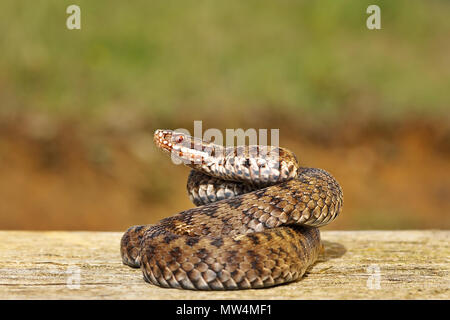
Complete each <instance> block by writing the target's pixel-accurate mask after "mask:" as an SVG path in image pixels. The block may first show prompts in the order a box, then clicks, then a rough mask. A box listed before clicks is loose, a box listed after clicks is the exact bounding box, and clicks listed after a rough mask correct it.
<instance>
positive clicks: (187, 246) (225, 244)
mask: <svg viewBox="0 0 450 320" xmlns="http://www.w3.org/2000/svg"><path fill="white" fill-rule="evenodd" d="M154 142H155V143H156V145H157V146H158V147H159V148H160V149H162V150H164V151H167V152H169V153H170V154H171V155H172V158H173V159H177V160H179V161H183V162H184V163H185V164H186V165H188V166H189V167H191V168H192V169H193V170H192V171H191V173H190V175H189V178H188V184H187V187H188V193H189V196H190V198H191V200H192V201H193V202H194V204H196V205H197V206H198V207H196V208H193V209H189V210H186V211H183V212H180V213H178V214H177V215H174V216H172V217H169V218H165V219H163V220H161V221H160V222H158V223H157V224H155V225H146V226H133V227H130V228H129V229H128V230H127V231H126V232H125V234H124V235H123V237H122V239H121V247H120V251H121V255H122V261H123V263H124V264H126V265H129V266H131V267H140V268H141V269H142V271H143V274H144V279H145V280H146V281H147V282H150V283H153V284H155V285H158V286H161V287H173V288H184V289H194V290H229V289H249V288H263V287H270V286H274V285H277V284H281V283H286V282H290V281H294V280H296V279H299V278H300V277H302V276H303V274H304V273H305V271H306V270H307V268H308V267H309V266H311V265H312V264H313V263H314V262H315V260H316V259H317V257H318V255H319V251H320V249H321V243H320V233H319V229H318V227H320V226H323V225H326V224H328V223H329V222H331V221H332V220H334V219H335V218H336V217H337V216H338V214H339V213H340V212H341V209H342V204H343V193H342V189H341V187H340V186H339V183H338V182H337V181H336V180H335V179H334V178H333V177H332V176H331V175H330V174H329V173H327V172H326V171H324V170H322V169H316V168H304V167H300V166H299V165H298V162H297V159H296V157H295V155H294V154H293V153H292V152H290V151H289V150H287V149H284V148H279V147H272V146H268V147H263V146H238V147H222V146H219V145H215V144H213V143H209V142H205V141H201V140H198V139H195V138H193V137H190V136H188V135H186V134H184V133H179V132H174V131H170V130H157V131H156V132H155V135H154Z"/></svg>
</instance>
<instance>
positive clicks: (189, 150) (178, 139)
mask: <svg viewBox="0 0 450 320" xmlns="http://www.w3.org/2000/svg"><path fill="white" fill-rule="evenodd" d="M153 140H154V142H155V144H156V146H157V147H158V148H160V149H162V150H163V151H166V152H169V153H170V154H171V156H172V158H173V159H174V158H175V159H178V160H181V161H182V162H183V163H184V164H185V165H187V166H191V167H194V166H195V165H196V164H202V163H204V161H205V159H206V158H207V157H208V153H207V152H206V151H205V146H206V144H205V142H204V141H202V140H201V139H199V138H194V137H192V136H190V135H188V134H185V133H183V132H179V131H172V130H162V129H158V130H156V131H155V134H154V136H153Z"/></svg>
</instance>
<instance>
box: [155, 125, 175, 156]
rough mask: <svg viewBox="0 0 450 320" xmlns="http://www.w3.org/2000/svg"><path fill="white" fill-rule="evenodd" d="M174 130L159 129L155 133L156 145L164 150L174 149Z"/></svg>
mask: <svg viewBox="0 0 450 320" xmlns="http://www.w3.org/2000/svg"><path fill="white" fill-rule="evenodd" d="M172 137H173V131H172V130H162V129H158V130H156V131H155V134H154V135H153V141H154V142H155V144H156V146H157V147H158V148H160V149H162V150H164V151H167V152H171V151H172V149H173V143H172Z"/></svg>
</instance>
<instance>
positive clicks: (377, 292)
mask: <svg viewBox="0 0 450 320" xmlns="http://www.w3.org/2000/svg"><path fill="white" fill-rule="evenodd" d="M121 236H122V233H119V232H64V231H61V232H26V231H1V232H0V299H449V298H450V292H449V287H450V277H449V265H450V261H449V257H450V243H449V240H450V231H323V232H322V239H323V242H324V252H323V253H322V255H321V256H320V258H319V260H318V262H317V263H316V264H315V265H314V266H313V267H312V268H311V270H310V271H309V272H308V273H307V275H306V277H304V278H303V279H302V280H300V281H297V282H294V283H291V284H288V285H282V286H278V287H274V288H268V289H258V290H243V291H225V292H199V291H186V290H178V289H163V288H159V287H155V286H153V285H150V284H148V283H146V282H144V280H143V278H142V273H141V271H140V270H139V269H131V268H129V267H126V266H124V265H122V262H121V259H120V254H119V240H120V237H121ZM78 279H79V281H78Z"/></svg>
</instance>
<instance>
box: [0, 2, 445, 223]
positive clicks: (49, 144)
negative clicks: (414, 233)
mask: <svg viewBox="0 0 450 320" xmlns="http://www.w3.org/2000/svg"><path fill="white" fill-rule="evenodd" d="M372 2H373V1H364V0H363V1H360V0H359V1H356V0H355V1H353V0H352V1H344V2H336V1H333V0H327V1H323V0H320V1H315V2H310V1H288V0H282V1H261V0H259V1H256V0H251V1H226V2H218V1H193V0H185V1H181V0H180V1H172V2H166V1H136V2H133V3H127V2H123V1H103V0H102V1H87V0H86V1H78V2H77V4H78V5H79V6H80V8H81V20H82V29H81V30H72V31H71V30H68V29H67V28H66V24H65V21H66V18H67V17H68V15H67V14H66V13H65V10H66V7H67V6H68V5H70V4H72V3H71V2H69V1H50V0H45V1H41V2H18V1H13V0H6V1H2V3H1V4H0V28H1V29H2V36H0V229H31V230H55V229H67V230H124V229H126V228H127V227H128V226H130V225H134V224H143V223H153V222H156V221H157V220H159V219H161V218H163V217H166V216H169V215H172V214H175V213H177V212H179V211H181V210H184V209H188V208H191V207H193V205H192V204H191V203H190V202H189V200H188V197H187V195H186V190H185V185H186V178H187V174H188V172H189V169H188V168H186V167H182V166H175V165H174V164H172V163H171V161H170V159H169V158H167V157H166V156H165V155H163V154H162V153H161V152H159V151H157V150H156V149H155V147H154V146H153V145H152V135H153V132H154V130H155V129H158V128H168V129H175V128H186V129H188V130H190V131H191V132H193V123H194V120H202V121H203V129H204V130H206V129H208V128H219V129H221V130H225V129H226V128H243V129H248V128H255V129H260V128H268V129H271V128H279V129H280V144H281V146H284V147H287V148H289V149H291V150H293V151H294V152H295V153H296V154H297V156H298V158H299V159H300V161H301V162H302V164H304V165H305V166H314V167H321V168H324V169H326V170H328V171H330V172H331V173H332V174H333V175H334V176H335V177H336V178H337V179H338V180H339V182H340V183H341V185H342V187H343V190H344V195H345V199H344V211H343V213H342V215H341V216H340V217H339V218H338V219H337V220H336V221H335V222H334V223H333V224H331V225H330V226H328V227H326V228H327V229H421V228H439V229H448V228H449V227H450V216H449V214H450V200H449V199H450V185H449V181H450V161H449V159H450V121H449V120H450V112H449V106H450V94H449V88H450V59H449V58H448V57H449V56H450V42H449V41H448V39H449V36H450V20H449V19H448V13H449V12H450V3H449V2H447V1H427V2H424V1H406V0H405V1H401V0H399V1H395V2H394V3H392V2H390V1H376V4H378V5H379V6H380V8H381V23H382V29H381V30H368V29H367V28H366V19H367V17H368V15H367V14H366V8H367V6H369V5H370V4H373V3H372Z"/></svg>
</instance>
